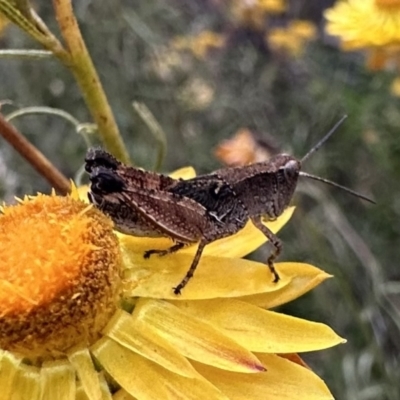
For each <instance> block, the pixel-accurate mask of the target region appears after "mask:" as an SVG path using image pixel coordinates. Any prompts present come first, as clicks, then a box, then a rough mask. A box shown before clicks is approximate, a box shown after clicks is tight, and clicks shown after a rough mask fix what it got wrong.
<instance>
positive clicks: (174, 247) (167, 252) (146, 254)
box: [143, 242, 187, 259]
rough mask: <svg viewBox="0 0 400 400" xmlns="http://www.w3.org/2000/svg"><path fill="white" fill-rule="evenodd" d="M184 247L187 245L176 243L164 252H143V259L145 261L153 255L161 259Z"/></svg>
mask: <svg viewBox="0 0 400 400" xmlns="http://www.w3.org/2000/svg"><path fill="white" fill-rule="evenodd" d="M186 245H187V243H182V242H177V243H175V244H174V245H173V246H171V247H169V248H168V249H166V250H147V251H145V252H144V254H143V257H144V258H146V259H147V258H150V256H152V255H153V254H158V255H159V256H160V257H163V256H166V255H167V254H172V253H175V252H177V251H178V250H180V249H182V248H183V247H185V246H186Z"/></svg>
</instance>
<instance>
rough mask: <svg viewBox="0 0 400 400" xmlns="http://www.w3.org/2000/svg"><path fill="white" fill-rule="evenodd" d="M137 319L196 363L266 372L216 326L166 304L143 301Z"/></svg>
mask: <svg viewBox="0 0 400 400" xmlns="http://www.w3.org/2000/svg"><path fill="white" fill-rule="evenodd" d="M133 317H134V318H135V320H136V321H137V323H138V325H139V326H140V329H141V330H142V329H143V331H146V330H149V331H154V332H156V333H157V334H158V335H160V336H162V337H163V338H164V339H166V340H167V341H168V342H169V343H170V344H171V345H172V346H174V347H175V348H176V349H177V350H178V351H179V352H180V353H181V354H183V355H184V356H185V357H188V358H190V359H192V360H196V361H200V362H202V363H205V364H209V365H213V366H215V367H218V368H222V369H226V370H229V371H239V372H247V373H256V372H259V371H260V370H263V367H262V365H261V364H260V362H259V361H258V360H257V358H256V357H255V356H254V355H253V354H252V353H251V352H250V351H248V350H247V349H245V348H244V347H242V346H240V345H239V344H238V343H237V342H235V341H233V340H232V339H230V338H229V337H227V336H226V335H224V334H223V333H222V332H221V331H220V330H217V329H216V328H214V327H213V326H212V325H210V324H208V323H206V322H204V321H202V320H200V319H198V318H196V317H194V316H193V315H192V314H191V313H186V312H184V311H182V310H180V309H178V308H177V307H176V306H174V305H172V304H170V303H168V302H166V301H155V300H143V299H141V300H139V301H138V303H137V304H136V307H135V310H134V312H133Z"/></svg>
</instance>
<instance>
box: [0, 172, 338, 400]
mask: <svg viewBox="0 0 400 400" xmlns="http://www.w3.org/2000/svg"><path fill="white" fill-rule="evenodd" d="M185 172H186V173H187V172H188V170H186V171H185ZM189 173H190V170H189ZM292 212H293V209H292V208H291V209H289V210H287V211H286V212H285V213H284V214H283V215H282V216H281V217H280V218H279V219H278V220H277V221H274V222H273V223H271V224H269V227H270V229H272V230H273V231H277V230H278V229H279V228H280V227H281V226H282V225H284V224H285V223H286V221H287V220H288V219H289V218H290V215H291V213H292ZM0 232H1V235H2V240H1V242H0V251H1V254H2V257H1V259H0V297H1V299H0V315H1V318H0V382H1V393H2V394H1V396H2V397H1V398H2V400H14V399H29V400H54V399H57V400H64V399H68V400H71V399H74V400H80V399H89V400H100V399H114V400H117V399H119V400H122V399H125V400H132V399H139V400H142V399H143V400H153V399H177V398H181V399H199V400H200V399H218V400H220V399H221V400H222V399H225V400H227V399H232V400H236V399H237V400H239V399H252V400H257V399H265V398H268V399H270V400H271V399H272V400H274V399H289V398H290V399H293V398H296V399H300V400H301V399H307V400H313V399H327V398H332V396H331V394H330V393H329V390H328V389H327V387H326V386H325V384H324V383H323V381H322V380H321V379H320V378H318V377H317V376H316V375H315V374H314V373H313V372H312V371H311V370H309V369H308V368H305V367H304V366H301V365H299V364H297V363H296V362H293V361H291V360H296V358H295V357H292V356H291V354H292V353H297V352H304V351H312V350H320V349H324V348H327V347H330V346H334V345H336V344H338V343H343V339H341V338H340V337H339V336H337V335H336V334H335V333H334V332H333V331H332V330H331V329H330V328H329V327H328V326H326V325H323V324H320V323H315V322H311V321H306V320H302V319H299V318H294V317H290V316H286V315H283V314H279V313H276V312H273V311H269V310H266V309H265V308H267V309H268V308H271V307H275V306H277V305H279V304H283V303H285V302H287V301H290V300H292V299H294V298H296V297H298V296H300V295H301V294H303V293H305V292H307V291H308V290H311V289H312V288H313V287H315V286H316V285H318V284H319V283H321V282H322V281H323V280H325V279H326V278H328V277H329V275H327V274H326V273H324V272H323V271H320V270H318V269H317V268H315V267H313V266H310V265H307V264H299V263H278V264H277V265H276V267H277V269H278V270H279V272H280V274H281V276H282V279H281V281H280V282H279V283H278V284H274V283H272V277H271V274H270V272H269V269H268V268H267V267H266V266H265V265H264V264H262V263H257V262H252V261H248V260H243V259H241V258H240V257H243V256H244V255H246V254H248V253H250V252H251V251H253V250H254V249H256V248H257V247H259V246H260V245H261V244H262V243H263V242H264V241H265V238H264V236H263V235H262V234H260V233H259V231H258V230H256V229H255V228H254V227H253V226H252V225H250V224H249V225H248V226H246V228H245V229H244V230H243V231H242V232H240V233H239V234H237V235H234V236H232V237H230V238H226V239H223V240H220V241H218V242H215V243H213V244H211V245H209V246H208V247H207V248H206V251H205V252H204V255H203V257H202V259H201V262H200V265H199V267H198V270H197V271H196V275H195V277H194V278H193V279H192V280H191V281H190V283H189V284H188V286H187V287H186V288H185V289H184V290H183V293H182V295H181V296H179V297H177V296H175V295H174V294H173V291H172V287H173V286H174V285H176V283H177V282H179V281H180V279H181V278H182V276H183V275H184V273H185V272H186V269H187V268H188V266H189V264H190V262H191V260H192V258H193V254H194V250H193V249H190V248H187V249H185V250H184V251H181V252H178V253H176V254H171V255H168V256H166V257H163V258H162V259H160V258H157V257H154V258H150V259H149V260H144V259H143V252H144V250H148V249H150V248H163V247H168V245H169V244H170V243H169V242H168V240H166V239H165V240H162V239H148V238H134V237H130V236H125V235H121V234H118V239H117V236H116V235H115V234H114V233H113V231H112V224H111V222H110V221H109V220H108V219H107V218H106V217H105V216H104V215H102V214H101V213H100V212H99V211H97V210H96V209H94V208H93V207H92V206H90V205H87V204H85V203H84V202H83V201H81V200H79V199H78V196H77V193H76V191H74V193H73V195H72V196H70V197H58V196H55V195H51V196H44V195H38V196H36V197H29V198H25V199H24V200H23V201H21V203H20V204H18V205H16V206H4V207H2V215H0ZM121 278H122V279H121ZM278 354H283V356H279V355H278Z"/></svg>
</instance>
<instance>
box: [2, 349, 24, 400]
mask: <svg viewBox="0 0 400 400" xmlns="http://www.w3.org/2000/svg"><path fill="white" fill-rule="evenodd" d="M0 357H1V358H0V388H1V396H2V398H4V399H5V400H9V399H10V398H11V395H12V393H13V390H14V380H15V378H16V373H17V371H18V368H19V365H20V364H21V361H22V358H21V357H16V356H14V355H13V354H12V353H9V352H8V351H4V350H2V349H0Z"/></svg>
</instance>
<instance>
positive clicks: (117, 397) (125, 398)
mask: <svg viewBox="0 0 400 400" xmlns="http://www.w3.org/2000/svg"><path fill="white" fill-rule="evenodd" d="M113 400H135V397H133V396H131V395H130V394H129V393H128V392H126V391H125V390H124V389H121V390H118V392H117V393H115V394H114V396H113Z"/></svg>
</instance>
